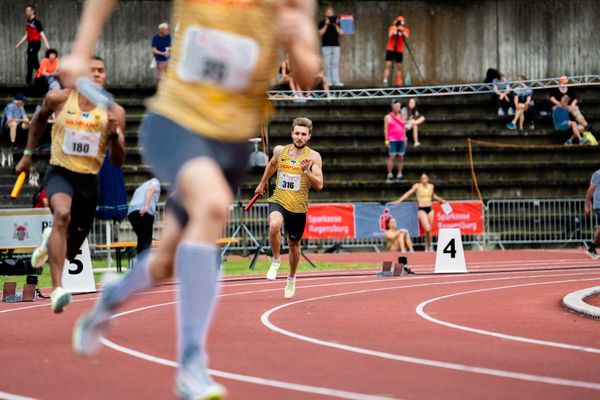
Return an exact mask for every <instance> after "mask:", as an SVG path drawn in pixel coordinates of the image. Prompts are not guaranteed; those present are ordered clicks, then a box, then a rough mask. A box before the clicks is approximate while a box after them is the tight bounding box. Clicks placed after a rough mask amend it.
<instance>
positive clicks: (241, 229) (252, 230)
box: [90, 199, 597, 252]
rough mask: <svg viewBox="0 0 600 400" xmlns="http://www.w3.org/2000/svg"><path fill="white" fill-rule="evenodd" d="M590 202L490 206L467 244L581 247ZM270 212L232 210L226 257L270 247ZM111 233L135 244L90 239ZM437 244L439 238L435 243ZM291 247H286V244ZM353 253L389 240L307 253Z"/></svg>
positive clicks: (128, 234) (100, 229)
mask: <svg viewBox="0 0 600 400" xmlns="http://www.w3.org/2000/svg"><path fill="white" fill-rule="evenodd" d="M584 204H585V201H584V199H544V200H540V199H522V200H490V201H488V202H487V204H486V207H485V210H484V217H483V218H484V222H485V223H484V232H483V234H482V235H463V237H462V238H463V244H465V245H474V246H477V247H479V248H482V247H483V246H484V245H485V244H490V245H498V246H500V247H503V246H504V245H505V244H543V243H565V244H566V243H581V242H583V241H586V240H590V239H591V238H592V237H593V234H594V229H595V226H596V224H597V221H596V220H595V219H594V217H593V216H592V215H589V216H585V215H584V212H583V210H584ZM155 218H156V220H155V223H154V233H153V237H154V238H155V239H158V238H159V237H160V232H161V230H162V227H163V224H164V205H162V204H161V205H159V206H158V210H157V214H156V217H155ZM268 220H269V206H268V204H266V203H259V204H255V205H254V206H253V207H252V208H251V209H250V210H249V211H248V212H244V211H243V210H242V208H241V207H240V206H239V205H231V206H230V207H229V220H228V223H227V224H226V225H225V226H224V227H223V232H222V237H235V238H237V239H239V242H236V243H231V244H228V245H226V246H224V252H228V251H233V252H251V251H253V250H256V248H257V246H258V245H259V243H260V242H261V240H262V239H263V238H264V239H265V245H266V246H268V230H269V224H268ZM106 229H111V238H112V241H113V242H116V241H135V240H136V236H135V234H134V232H133V229H132V228H131V225H130V224H129V222H128V221H127V220H124V221H123V222H121V223H108V224H107V223H106V222H105V221H96V222H95V223H94V226H93V227H92V231H91V233H90V242H91V243H94V244H106V237H107V236H106ZM423 242H424V240H423V238H422V237H418V238H414V239H413V243H414V244H415V245H416V246H418V247H419V246H422V245H424V243H423ZM434 243H435V238H434ZM282 245H284V247H285V241H282ZM336 245H338V246H341V247H348V248H357V247H360V248H371V249H373V250H375V251H379V250H380V249H383V248H385V241H384V239H383V238H357V239H306V240H303V247H304V248H305V249H311V250H324V249H327V248H330V247H332V246H336Z"/></svg>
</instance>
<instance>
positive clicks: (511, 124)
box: [506, 122, 517, 129]
mask: <svg viewBox="0 0 600 400" xmlns="http://www.w3.org/2000/svg"><path fill="white" fill-rule="evenodd" d="M506 127H507V128H508V129H517V126H516V125H515V124H514V123H512V122H509V123H508V124H506Z"/></svg>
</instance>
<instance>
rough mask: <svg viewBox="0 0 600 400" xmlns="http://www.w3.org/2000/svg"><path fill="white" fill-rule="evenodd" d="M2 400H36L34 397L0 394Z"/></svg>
mask: <svg viewBox="0 0 600 400" xmlns="http://www.w3.org/2000/svg"><path fill="white" fill-rule="evenodd" d="M0 399H2V400H36V399H34V398H33V397H25V396H19V395H18V394H12V393H6V392H0Z"/></svg>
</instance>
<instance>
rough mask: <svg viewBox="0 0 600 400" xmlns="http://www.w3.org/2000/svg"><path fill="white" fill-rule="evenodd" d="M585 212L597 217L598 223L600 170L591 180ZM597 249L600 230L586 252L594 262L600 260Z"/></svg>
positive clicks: (599, 212) (599, 240) (599, 216)
mask: <svg viewBox="0 0 600 400" xmlns="http://www.w3.org/2000/svg"><path fill="white" fill-rule="evenodd" d="M592 199H593V209H592ZM592 210H593V211H592ZM584 212H585V215H590V212H593V213H594V214H593V215H594V216H595V217H596V218H595V219H594V221H595V222H596V223H597V222H598V221H599V220H600V169H599V170H597V171H596V172H594V173H593V174H592V179H591V180H590V187H589V188H588V191H587V193H586V195H585V208H584ZM597 247H600V228H597V229H596V233H594V239H593V240H592V243H591V244H590V245H589V246H588V248H587V250H586V253H587V254H588V255H589V256H590V257H592V258H593V259H594V260H596V259H598V258H600V255H598V253H597V252H596V248H597Z"/></svg>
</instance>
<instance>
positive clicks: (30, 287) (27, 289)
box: [2, 282, 37, 303]
mask: <svg viewBox="0 0 600 400" xmlns="http://www.w3.org/2000/svg"><path fill="white" fill-rule="evenodd" d="M36 288H37V285H36V284H33V283H26V284H25V285H24V286H23V291H22V292H17V282H4V287H3V288H2V301H3V302H5V303H18V302H21V301H35V294H36Z"/></svg>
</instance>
